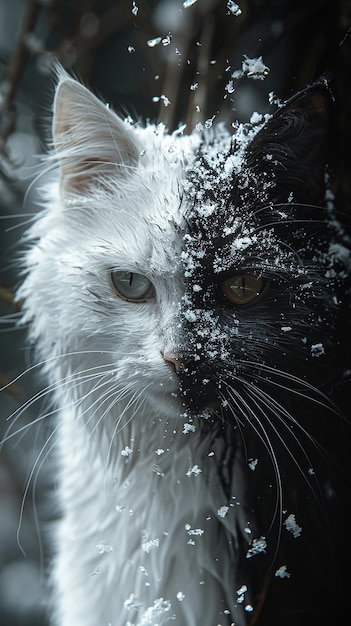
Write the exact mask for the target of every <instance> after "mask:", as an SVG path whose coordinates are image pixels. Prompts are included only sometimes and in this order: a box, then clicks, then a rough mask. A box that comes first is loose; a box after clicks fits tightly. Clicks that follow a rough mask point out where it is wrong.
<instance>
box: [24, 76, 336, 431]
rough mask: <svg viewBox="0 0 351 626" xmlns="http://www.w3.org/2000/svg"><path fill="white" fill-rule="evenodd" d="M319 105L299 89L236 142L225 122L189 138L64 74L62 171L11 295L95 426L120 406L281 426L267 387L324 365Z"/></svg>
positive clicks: (328, 335) (330, 311) (325, 227)
mask: <svg viewBox="0 0 351 626" xmlns="http://www.w3.org/2000/svg"><path fill="white" fill-rule="evenodd" d="M328 106H329V104H328V96H327V90H326V89H325V88H324V87H321V86H320V87H319V88H315V89H314V90H313V89H311V90H310V92H307V93H305V94H303V95H302V96H301V97H300V99H299V100H297V101H296V102H295V103H294V102H293V103H291V104H290V105H287V107H285V108H284V109H282V110H281V111H280V112H278V114H276V116H274V117H273V118H272V120H270V121H267V123H266V124H265V125H264V124H263V123H262V124H261V125H260V126H257V127H256V128H254V129H252V128H251V129H249V128H248V127H244V128H241V129H239V131H238V132H237V135H236V141H237V144H238V145H234V144H235V141H234V140H232V139H231V137H230V136H229V135H228V134H227V133H226V132H225V131H223V130H222V129H218V130H217V133H214V136H213V137H212V139H211V140H206V141H202V139H201V137H200V136H199V135H198V134H197V135H192V136H190V137H178V136H177V135H174V136H168V135H167V134H166V133H164V132H163V129H161V128H158V129H155V128H154V127H149V128H146V129H138V128H133V127H131V126H129V125H128V124H126V123H123V122H122V121H120V120H119V118H117V116H115V115H114V114H113V113H112V112H111V111H110V110H109V109H107V108H106V107H104V106H103V105H102V104H101V103H100V102H98V101H97V100H96V98H95V97H94V96H92V94H90V93H89V92H88V91H87V90H86V89H85V88H84V87H82V86H81V85H79V84H78V83H76V82H75V81H73V80H72V79H69V78H67V77H65V76H64V77H62V80H61V82H60V85H59V87H58V90H57V93H56V101H55V115H54V139H55V145H56V149H57V153H58V160H59V164H60V182H59V186H58V188H57V189H56V190H55V191H54V192H53V194H52V198H54V197H55V196H56V200H51V206H50V207H49V209H48V212H47V214H46V215H45V216H44V217H42V218H41V220H40V221H39V222H38V224H37V225H36V226H35V228H34V229H33V236H35V237H39V238H40V241H39V244H38V246H37V247H36V248H34V249H33V251H32V252H31V253H30V256H29V265H30V266H31V267H32V269H31V273H30V276H29V278H28V279H27V281H26V283H25V285H24V288H23V295H24V297H25V298H26V301H27V304H26V307H27V318H30V317H32V318H34V319H35V323H34V324H33V329H32V337H33V339H34V341H35V342H36V343H37V345H38V348H39V351H40V354H41V356H42V358H43V359H49V358H50V357H53V356H54V357H55V356H58V357H59V358H58V359H57V360H56V365H58V366H60V367H61V376H62V379H64V378H67V376H70V383H69V384H70V388H71V390H73V391H74V393H76V395H77V397H78V398H79V396H80V395H81V397H83V396H85V397H86V398H87V399H88V400H89V402H90V404H93V406H96V419H97V420H99V421H101V413H102V414H103V416H104V420H102V421H105V418H106V421H107V422H108V419H109V417H108V416H109V414H112V415H113V413H114V405H115V403H116V402H121V401H122V402H123V403H124V405H128V406H132V407H134V408H135V412H139V413H140V412H141V413H143V411H144V409H145V412H149V408H150V406H151V407H152V409H153V411H154V412H155V415H160V416H166V417H169V416H178V415H180V414H182V413H186V414H191V415H198V414H201V415H205V416H206V415H207V414H208V412H209V411H211V412H214V413H215V414H216V415H217V416H220V417H221V419H226V420H227V419H228V416H229V419H234V420H237V419H238V420H239V421H240V420H242V419H243V418H245V419H246V418H248V417H249V416H250V414H252V413H255V411H256V414H257V412H259V413H261V414H262V415H263V414H265V413H267V411H271V410H273V409H274V411H275V412H278V415H279V419H281V418H282V416H283V414H284V411H286V409H285V408H283V405H282V403H281V401H280V400H279V401H277V400H276V399H275V398H276V395H277V394H275V392H277V393H278V396H279V390H281V389H283V390H286V389H287V388H290V389H291V388H295V390H299V392H300V393H304V392H305V391H306V389H307V387H308V385H311V384H315V380H316V377H317V379H318V377H319V376H320V374H321V372H323V367H322V364H323V360H325V356H326V355H327V356H328V359H329V362H332V361H333V354H332V350H333V347H334V343H335V338H334V334H335V332H336V331H335V328H334V325H335V324H336V322H335V324H334V319H336V312H337V304H338V303H337V297H336V295H335V286H336V284H339V283H340V281H341V278H340V276H341V275H340V272H339V273H337V270H336V266H337V264H338V262H339V261H338V259H337V257H338V250H337V249H336V248H335V250H334V253H333V252H332V250H331V246H332V242H333V232H332V228H331V226H330V225H329V224H328V223H327V220H326V214H325V212H324V210H323V209H322V208H321V201H322V200H323V194H324V157H325V144H326V134H327V116H328ZM261 127H262V128H261ZM311 138H312V140H313V147H312V148H311V147H310V145H309V143H310V141H311ZM339 256H340V254H339ZM333 299H334V300H333ZM61 355H66V356H67V358H65V359H61V361H60V357H61ZM316 362H318V366H317V368H315V369H316V371H317V374H315V373H314V371H315V369H313V368H314V366H315V364H316ZM312 365H313V368H312ZM48 369H50V364H48ZM311 369H313V372H312V371H311ZM310 374H311V376H310ZM329 375H330V374H329V370H328V373H327V374H322V379H323V378H326V377H328V376H329ZM228 407H229V408H228ZM90 419H91V418H90ZM93 421H94V420H93Z"/></svg>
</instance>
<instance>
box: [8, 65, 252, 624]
mask: <svg viewBox="0 0 351 626" xmlns="http://www.w3.org/2000/svg"><path fill="white" fill-rule="evenodd" d="M54 141H55V146H56V153H57V156H58V161H59V165H60V168H59V171H60V180H59V181H58V182H56V183H55V184H54V185H52V186H51V187H50V189H48V190H47V191H46V193H47V197H46V205H47V208H46V209H45V210H44V211H43V212H42V214H41V215H40V217H39V219H38V220H37V222H36V224H35V225H34V227H33V228H32V231H31V233H30V235H29V237H30V240H31V245H30V248H29V251H28V254H27V257H26V265H27V270H28V273H27V277H26V279H25V282H24V284H23V286H22V288H21V290H20V293H19V297H20V298H23V299H24V301H25V304H24V322H30V335H31V339H32V341H33V342H34V343H35V345H36V347H37V350H38V355H39V358H40V359H41V360H43V361H44V366H43V367H44V370H45V372H46V375H47V376H48V380H49V383H50V385H51V389H52V392H53V397H54V400H55V402H56V403H57V405H58V406H59V408H60V410H59V414H58V432H57V447H58V462H59V467H60V473H59V480H58V491H59V498H60V503H61V507H62V513H63V517H62V521H61V522H60V523H59V525H58V530H57V536H56V547H57V556H56V558H55V561H54V564H53V573H52V584H53V594H54V609H53V623H55V624H57V625H59V626H108V625H110V624H111V625H112V626H127V625H128V626H129V625H130V626H131V625H133V626H146V625H149V626H151V625H152V626H156V625H158V626H162V625H164V624H166V623H168V621H169V620H171V623H174V624H176V625H177V626H216V625H217V624H221V625H222V626H225V625H228V624H230V623H232V622H235V624H236V626H240V625H243V624H246V623H248V621H249V620H248V613H247V612H246V611H245V604H246V601H245V602H243V603H237V598H238V596H237V593H236V591H237V590H238V589H239V588H240V587H241V585H243V584H247V580H245V577H243V576H242V575H239V574H238V571H237V568H236V562H237V560H238V559H237V556H236V555H237V552H238V542H239V541H240V542H244V543H245V542H246V545H247V546H248V545H249V540H250V539H252V536H251V537H250V535H248V534H247V526H248V525H250V520H249V519H248V518H247V514H246V512H245V508H244V506H243V503H244V501H245V488H244V481H243V478H242V466H243V463H244V461H245V459H244V453H243V451H242V450H241V448H240V447H238V449H237V450H236V453H235V454H236V458H235V463H233V465H232V467H233V468H234V469H233V470H231V471H232V472H233V476H232V477H231V484H232V492H231V493H230V496H229V498H228V495H226V494H225V493H224V491H223V487H222V482H221V481H220V479H219V468H218V463H219V460H218V459H220V456H221V442H220V438H218V439H214V438H213V436H212V435H211V432H210V430H209V432H208V434H207V435H204V434H203V433H201V428H200V426H201V424H200V421H196V419H194V420H193V422H192V423H191V432H188V430H189V429H188V428H187V427H186V426H185V425H186V423H187V418H186V416H184V415H183V414H182V413H183V411H182V404H181V401H180V399H179V397H178V396H177V392H178V377H177V375H176V373H175V372H173V370H172V368H171V367H170V365H169V363H167V362H166V361H165V359H164V358H163V354H165V353H166V354H167V353H169V354H171V353H176V352H177V349H178V346H179V342H180V336H179V332H180V331H179V318H178V311H179V303H180V301H181V297H182V293H183V286H182V280H181V272H180V267H179V264H180V249H181V244H182V236H183V235H182V231H181V228H182V225H183V214H184V212H185V210H186V208H187V207H186V206H183V202H182V196H181V193H180V190H181V183H182V179H183V177H184V167H185V166H186V164H187V163H189V162H191V161H192V160H193V159H194V153H195V151H196V147H197V145H198V143H199V138H198V136H195V137H194V136H192V137H184V138H182V137H178V136H176V135H174V136H168V135H167V134H166V133H165V132H164V130H163V129H162V128H155V127H151V126H150V127H148V128H146V129H142V128H137V127H131V126H130V125H129V124H128V123H125V122H122V121H121V120H119V119H118V118H117V117H116V116H115V115H114V114H113V113H112V112H111V111H110V110H109V109H107V108H106V107H105V106H104V105H103V104H101V103H100V102H99V101H98V100H97V99H96V98H95V97H94V96H93V95H92V94H91V93H89V92H88V91H87V90H86V89H85V88H84V87H83V86H81V85H79V84H78V83H77V82H75V81H74V80H72V79H70V78H69V77H67V76H65V75H64V74H62V75H61V78H60V82H59V85H58V88H57V93H56V100H55V115H54ZM111 269H120V270H128V271H132V272H139V273H143V274H145V275H146V276H148V277H149V278H150V280H152V282H153V284H154V286H155V288H156V293H157V298H156V302H146V303H130V302H125V301H123V300H122V299H120V298H119V297H118V296H117V294H116V293H115V291H114V289H113V286H112V284H111V280H110V272H111ZM198 419H199V420H200V419H201V418H198ZM200 470H201V471H200ZM223 506H226V507H228V510H227V511H226V509H224V510H223V509H221V507H223ZM218 511H222V515H221V514H219V513H218ZM223 511H224V512H226V513H225V514H224V516H223ZM245 528H246V532H245V530H244V529H245ZM249 593H250V590H249V591H248V594H247V601H249V600H250V602H252V598H251V599H250V597H249Z"/></svg>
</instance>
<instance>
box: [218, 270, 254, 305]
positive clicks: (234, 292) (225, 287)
mask: <svg viewBox="0 0 351 626" xmlns="http://www.w3.org/2000/svg"><path fill="white" fill-rule="evenodd" d="M221 289H222V293H223V295H224V296H225V298H226V299H227V300H228V301H229V302H231V303H232V304H238V305H240V304H248V303H249V302H252V300H254V299H255V298H257V296H259V295H260V293H261V291H262V289H263V280H262V279H261V278H258V277H257V276H253V275H252V274H237V275H236V276H231V277H230V278H227V279H226V280H224V281H223V282H222V284H221Z"/></svg>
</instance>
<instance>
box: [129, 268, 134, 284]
mask: <svg viewBox="0 0 351 626" xmlns="http://www.w3.org/2000/svg"><path fill="white" fill-rule="evenodd" d="M132 282H133V274H132V272H130V273H129V287H131V286H132Z"/></svg>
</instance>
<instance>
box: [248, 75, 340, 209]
mask: <svg viewBox="0 0 351 626" xmlns="http://www.w3.org/2000/svg"><path fill="white" fill-rule="evenodd" d="M332 111H333V98H332V95H331V92H330V90H329V88H328V85H327V84H326V83H323V82H321V83H316V84H314V85H312V86H311V87H308V88H306V89H305V90H303V91H301V92H299V93H298V94H296V95H295V96H294V97H293V98H291V99H290V100H288V101H287V102H286V103H285V104H284V105H283V107H281V108H280V109H279V110H278V111H277V112H276V113H275V114H274V115H273V116H272V117H271V119H270V120H269V121H268V122H267V124H266V125H265V126H264V127H263V128H262V129H261V130H260V131H259V133H258V134H257V135H256V137H255V139H254V140H253V142H252V144H251V146H250V148H249V151H248V154H247V165H248V167H250V168H252V169H253V170H254V171H255V172H258V173H260V172H262V173H263V174H266V175H267V174H268V175H269V174H270V175H271V176H272V178H274V181H275V185H276V190H277V193H278V194H280V195H286V194H289V193H290V192H291V191H292V192H293V193H294V198H295V200H298V201H300V202H310V203H313V202H318V201H320V200H321V199H323V196H324V189H325V167H326V161H327V155H328V147H329V142H330V134H331V125H332V124H331V122H332Z"/></svg>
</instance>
